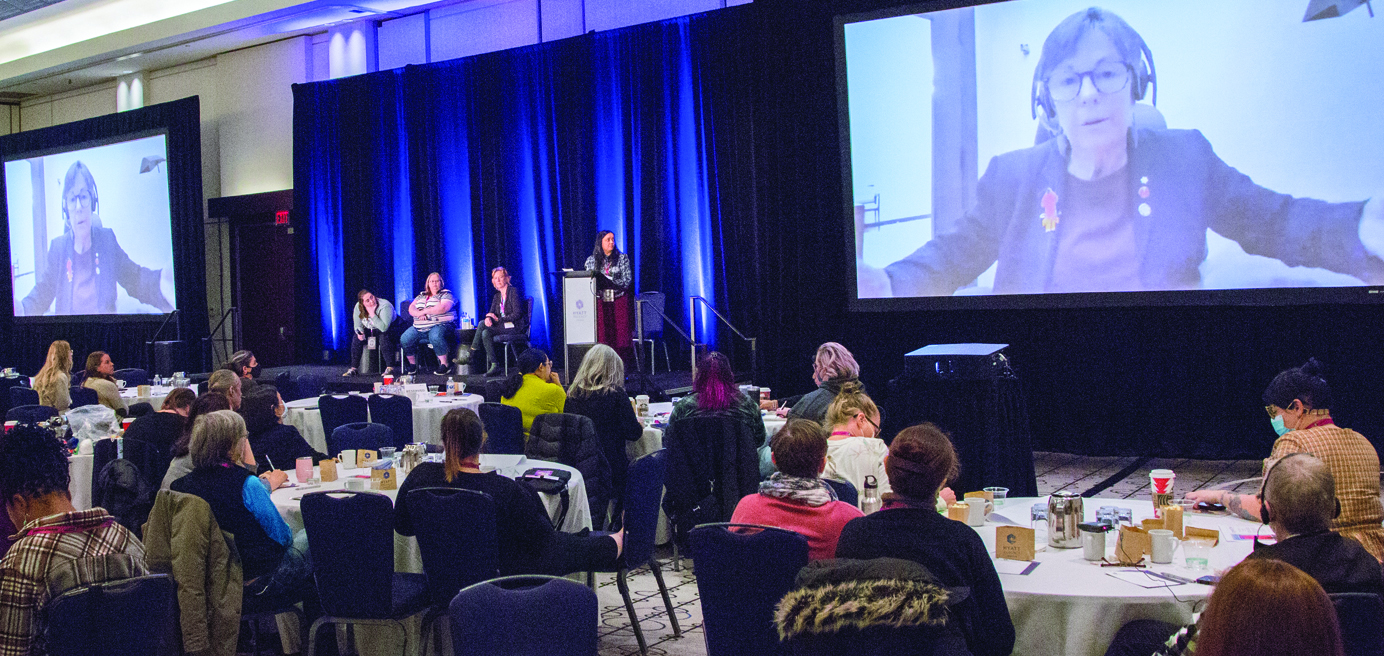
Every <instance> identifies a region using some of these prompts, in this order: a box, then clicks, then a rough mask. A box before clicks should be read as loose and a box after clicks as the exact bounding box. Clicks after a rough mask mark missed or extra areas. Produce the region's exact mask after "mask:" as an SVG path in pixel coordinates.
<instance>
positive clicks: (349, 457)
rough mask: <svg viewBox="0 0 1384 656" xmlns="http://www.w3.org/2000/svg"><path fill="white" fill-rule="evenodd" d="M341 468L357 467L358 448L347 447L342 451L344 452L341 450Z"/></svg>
mask: <svg viewBox="0 0 1384 656" xmlns="http://www.w3.org/2000/svg"><path fill="white" fill-rule="evenodd" d="M341 468H342V469H355V468H356V450H355V449H346V450H345V451H342V452H341Z"/></svg>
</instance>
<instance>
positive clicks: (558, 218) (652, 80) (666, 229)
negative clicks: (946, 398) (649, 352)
mask: <svg viewBox="0 0 1384 656" xmlns="http://www.w3.org/2000/svg"><path fill="white" fill-rule="evenodd" d="M895 4H899V3H895V2H880V1H873V0H824V1H819V2H800V1H796V0H757V1H756V2H755V3H754V4H752V5H748V6H743V7H736V8H732V9H728V10H722V11H717V12H712V13H709V14H703V15H698V16H692V17H686V18H682V19H676V20H672V21H665V22H662V23H655V24H650V25H643V26H637V27H633V28H627V29H623V30H615V31H611V32H605V33H597V34H588V35H584V36H581V37H576V38H573V39H568V40H565V41H560V42H553V43H545V44H540V45H536V46H531V47H527V48H521V49H516V50H512V51H505V52H498V53H491V54H487V55H481V56H478V57H471V58H467V59H462V60H457V61H453V62H443V63H438V64H430V65H426V66H411V67H408V68H406V69H403V70H399V71H387V72H381V73H376V74H371V75H366V76H361V77H358V78H351V79H349V80H342V81H336V82H322V83H314V84H308V85H299V86H296V87H295V89H294V91H295V135H296V137H295V139H296V142H295V170H296V174H297V178H296V191H295V193H296V198H295V208H297V209H296V210H295V212H296V213H301V214H300V216H301V217H302V218H304V219H305V220H306V221H307V225H308V226H309V229H307V230H304V231H303V234H304V239H303V254H304V257H305V258H308V259H310V261H311V262H313V263H314V266H302V267H300V268H299V270H300V271H304V272H307V273H308V275H306V276H305V277H304V278H303V279H302V285H303V289H304V294H305V296H304V298H321V299H322V302H321V304H320V305H319V306H318V307H315V308H310V309H311V310H312V311H310V312H307V313H306V314H307V315H308V316H304V317H302V318H301V322H302V327H301V330H300V331H299V335H301V336H307V337H305V338H304V342H303V344H302V347H303V349H302V350H303V352H304V353H305V354H306V355H309V356H311V357H312V358H313V359H318V358H320V357H321V356H322V354H323V349H326V350H329V351H330V350H332V349H339V348H343V347H344V346H345V342H344V340H343V339H342V338H343V337H345V334H344V332H341V331H342V326H345V325H349V324H346V323H345V322H346V321H348V320H349V319H348V318H347V317H346V316H345V315H346V313H347V312H348V311H349V309H350V305H351V303H353V302H354V294H355V291H356V289H357V288H359V287H361V286H364V287H368V288H371V289H373V290H376V292H377V293H380V291H385V292H390V291H392V294H391V296H392V297H393V298H395V299H396V300H398V299H405V298H409V297H411V296H412V295H413V294H414V293H416V292H417V291H418V289H419V288H421V285H422V280H423V277H424V276H425V275H426V274H427V272H429V271H432V270H439V271H442V272H443V273H444V276H445V277H446V278H447V279H448V282H449V286H450V287H451V288H452V290H453V291H454V292H456V293H457V294H458V296H459V300H461V301H462V303H463V304H462V309H464V310H467V311H468V312H474V311H476V308H478V307H480V306H482V305H483V304H485V303H487V302H488V299H489V291H490V290H489V275H488V273H489V269H490V267H492V266H495V265H497V264H505V265H506V266H508V267H509V268H510V271H511V273H513V274H514V275H515V277H516V279H517V282H518V283H519V284H520V285H521V286H522V288H523V289H524V290H525V292H526V293H527V294H531V295H535V296H538V297H539V298H538V299H536V301H537V302H538V303H544V302H546V307H541V308H540V309H539V311H541V312H543V314H544V317H543V320H542V321H540V322H536V324H535V331H536V332H541V333H542V334H541V335H539V336H538V341H539V342H540V343H546V344H556V343H558V341H559V340H558V337H559V336H560V334H561V324H560V316H559V315H560V307H559V302H560V299H559V297H558V293H557V290H556V288H555V286H554V281H553V280H551V279H550V277H549V276H548V275H547V272H548V271H551V270H553V269H554V268H557V267H560V266H570V267H574V268H579V267H580V266H581V263H582V261H583V260H584V259H585V257H586V256H587V255H588V254H589V253H590V250H591V247H592V242H593V237H594V235H595V232H596V230H597V228H610V229H613V230H615V231H616V233H617V236H618V237H619V243H620V244H621V245H622V248H624V249H626V250H627V251H628V252H629V253H630V254H631V255H632V257H633V258H634V260H635V265H636V277H635V279H636V286H637V288H638V289H640V290H659V291H664V292H665V293H667V294H668V299H669V301H668V309H669V313H670V315H672V316H673V317H674V319H675V320H677V321H678V322H679V323H680V324H681V325H684V326H685V325H686V324H687V319H686V315H687V297H688V296H690V295H693V294H701V295H703V296H708V297H710V298H712V299H713V302H714V304H715V306H716V307H717V308H718V309H720V310H721V311H722V312H723V313H725V314H727V316H729V317H730V319H731V320H732V321H733V322H735V323H736V325H737V326H739V327H741V328H742V329H744V330H745V331H746V333H747V334H750V335H754V336H757V337H758V338H759V347H760V365H761V370H760V375H759V376H758V379H757V382H759V383H760V384H763V385H768V386H771V387H772V388H774V390H775V392H776V395H788V394H793V393H801V392H805V391H808V389H810V387H811V362H812V357H813V353H814V351H815V349H816V347H817V345H819V344H820V343H822V342H824V341H828V340H834V341H839V342H842V343H843V344H845V345H846V346H847V347H848V348H850V349H851V350H852V351H853V352H854V353H855V355H856V357H857V359H858V360H859V361H860V363H861V366H862V374H863V378H864V379H865V382H866V383H867V385H868V386H869V388H870V389H871V391H872V392H874V393H875V394H876V397H877V400H880V401H883V402H886V403H887V399H884V398H883V397H884V396H885V393H886V390H887V389H888V384H887V383H888V381H889V380H890V379H892V378H894V377H895V376H897V375H899V374H900V373H902V369H903V358H902V356H903V354H904V353H905V352H908V351H911V350H913V349H915V348H918V347H920V346H923V345H926V344H933V343H950V342H1001V343H1008V344H1011V346H1010V348H1009V349H1008V351H1007V352H1008V354H1009V356H1010V358H1011V360H1012V362H1013V364H1014V367H1015V369H1016V370H1017V371H1018V373H1019V375H1020V376H1021V379H1022V385H1023V390H1024V393H1025V396H1026V398H1027V402H1028V411H1029V416H1030V417H1031V423H1032V430H1033V435H1034V445H1035V448H1039V449H1048V450H1058V451H1068V452H1080V453H1092V454H1117V453H1118V454H1138V455H1161V456H1201V457H1212V456H1214V457H1236V456H1241V457H1263V456H1265V455H1267V453H1268V450H1269V445H1270V444H1271V443H1272V440H1273V438H1274V434H1273V432H1272V430H1271V429H1270V428H1269V426H1268V418H1267V417H1266V416H1265V415H1264V413H1263V411H1262V409H1261V408H1262V406H1263V403H1262V401H1261V400H1260V394H1261V393H1262V391H1263V389H1264V387H1265V386H1266V385H1267V384H1268V382H1269V380H1270V379H1271V378H1272V377H1273V375H1274V374H1275V373H1277V372H1278V371H1280V370H1282V369H1284V368H1287V367H1290V366H1296V365H1299V364H1301V363H1302V362H1303V361H1305V360H1306V359H1307V358H1308V357H1309V356H1315V357H1317V358H1319V359H1321V360H1323V361H1324V362H1326V363H1327V365H1328V375H1327V378H1328V380H1329V381H1330V382H1331V384H1332V386H1333V389H1334V391H1335V392H1336V395H1335V396H1336V403H1335V406H1336V407H1335V409H1334V410H1335V415H1336V416H1337V418H1338V423H1340V424H1342V425H1345V426H1348V427H1352V428H1355V429H1357V430H1359V431H1361V432H1362V433H1364V434H1365V435H1367V436H1370V437H1372V438H1376V439H1378V438H1380V437H1381V436H1384V421H1381V419H1380V412H1379V410H1380V396H1381V392H1384V383H1382V382H1381V381H1380V375H1379V372H1380V371H1384V368H1382V367H1381V365H1384V362H1381V360H1384V355H1381V353H1380V352H1379V351H1380V350H1379V349H1378V348H1377V347H1376V346H1375V345H1376V344H1378V343H1379V342H1380V337H1381V335H1380V333H1381V332H1384V328H1381V326H1384V321H1381V319H1384V316H1382V315H1384V309H1381V308H1379V307H1378V306H1373V305H1300V306H1291V307H1238V306H1226V307H1157V308H1092V309H1064V310H1024V311H1018V310H1015V311H994V310H974V311H949V312H891V313H851V312H848V311H847V310H846V303H847V300H848V299H849V298H850V295H851V291H852V290H851V289H850V288H849V284H848V282H847V279H846V276H845V275H844V274H845V271H846V267H849V266H851V265H852V263H850V262H847V261H844V260H843V258H844V254H845V252H846V249H845V248H844V247H843V244H844V243H846V241H847V240H848V239H850V238H851V233H850V230H849V228H848V223H847V221H846V220H845V219H846V217H844V216H842V213H843V209H842V208H843V207H844V202H843V196H842V193H843V190H842V184H841V161H840V142H839V136H838V129H837V125H838V115H837V98H836V86H835V85H836V70H835V58H834V57H835V56H834V50H833V48H834V38H833V20H834V17H835V16H837V15H842V14H852V13H858V12H863V11H870V10H875V9H880V8H884V7H888V6H892V5H895ZM966 4H976V3H974V2H955V1H951V2H936V3H925V4H923V5H920V8H921V9H945V8H952V7H956V6H963V5H966ZM400 121H402V123H400ZM402 162H407V164H406V165H405V164H403V163H402ZM305 261H307V260H305ZM343 290H344V291H343ZM306 305H307V304H304V306H306ZM702 328H703V327H699V332H701V330H702ZM729 335H730V333H729V332H728V331H724V330H723V331H721V332H720V333H719V336H718V338H717V339H716V340H715V342H714V343H715V344H717V346H718V347H720V348H723V349H729V350H736V349H740V353H739V355H740V357H738V358H735V361H736V364H737V366H739V367H743V366H745V365H747V364H748V360H747V358H745V357H744V351H743V347H742V346H741V345H739V344H738V343H737V341H736V340H734V339H732V338H730V336H729ZM544 339H546V342H544V341H543V340H544Z"/></svg>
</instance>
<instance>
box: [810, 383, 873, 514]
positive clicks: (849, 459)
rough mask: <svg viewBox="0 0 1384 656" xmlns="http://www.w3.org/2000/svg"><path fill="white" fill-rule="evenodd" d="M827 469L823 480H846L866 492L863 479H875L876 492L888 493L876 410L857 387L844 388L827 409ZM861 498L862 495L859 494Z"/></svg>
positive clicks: (868, 398) (871, 401)
mask: <svg viewBox="0 0 1384 656" xmlns="http://www.w3.org/2000/svg"><path fill="white" fill-rule="evenodd" d="M824 423H825V425H827V426H829V427H830V429H829V430H828V433H829V435H828V436H827V468H826V469H825V470H824V471H823V472H822V478H831V479H835V480H838V481H846V482H848V483H850V484H851V485H854V486H855V489H857V490H863V489H865V477H866V476H874V477H875V481H876V482H877V483H878V484H879V493H880V494H885V493H887V492H889V491H890V488H889V477H888V476H886V475H885V473H884V457H885V455H887V454H888V453H889V447H888V446H887V445H886V444H885V443H884V440H882V439H879V407H878V406H876V405H875V402H874V401H873V400H872V399H871V398H870V397H869V396H868V395H866V394H865V393H864V392H862V391H860V388H859V386H857V385H853V384H852V385H847V387H846V389H845V390H843V391H842V392H841V393H840V394H838V395H836V400H834V401H832V402H831V406H830V407H829V408H828V409H827V416H826V421H825V422H824ZM861 496H862V497H863V496H864V495H861Z"/></svg>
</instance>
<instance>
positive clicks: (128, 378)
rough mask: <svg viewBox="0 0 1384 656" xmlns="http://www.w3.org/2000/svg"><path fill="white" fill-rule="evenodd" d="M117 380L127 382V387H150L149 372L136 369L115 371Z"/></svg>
mask: <svg viewBox="0 0 1384 656" xmlns="http://www.w3.org/2000/svg"><path fill="white" fill-rule="evenodd" d="M115 379H116V380H123V381H125V385H126V386H127V387H130V386H135V385H148V384H149V372H147V371H145V370H143V369H134V368H130V369H117V370H116V371H115Z"/></svg>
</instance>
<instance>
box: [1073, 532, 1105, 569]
mask: <svg viewBox="0 0 1384 656" xmlns="http://www.w3.org/2000/svg"><path fill="white" fill-rule="evenodd" d="M1077 530H1078V531H1080V532H1081V551H1082V553H1081V555H1082V557H1083V558H1085V559H1086V560H1090V561H1099V560H1104V559H1105V534H1106V533H1107V532H1108V531H1109V530H1110V527H1109V526H1106V525H1105V524H1078V525H1077Z"/></svg>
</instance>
